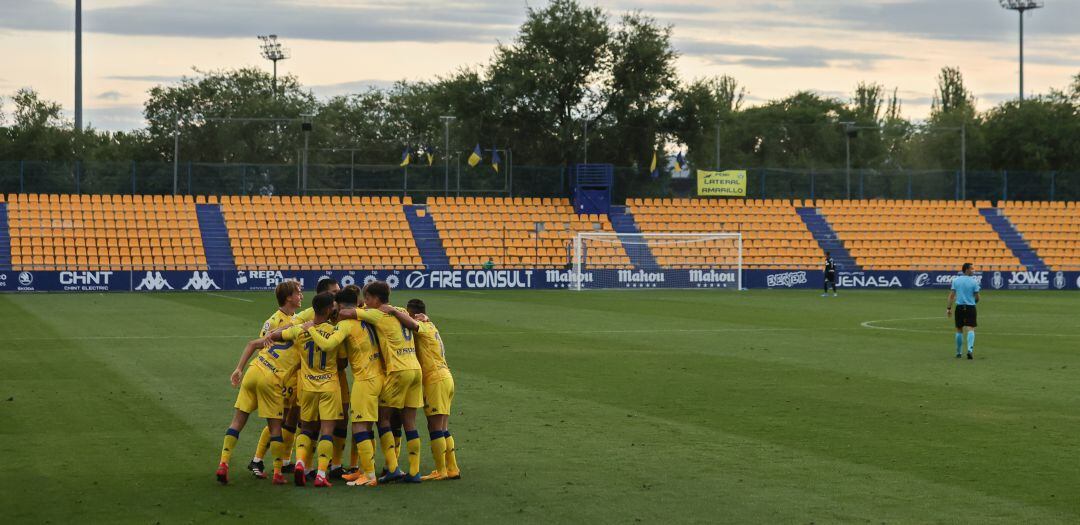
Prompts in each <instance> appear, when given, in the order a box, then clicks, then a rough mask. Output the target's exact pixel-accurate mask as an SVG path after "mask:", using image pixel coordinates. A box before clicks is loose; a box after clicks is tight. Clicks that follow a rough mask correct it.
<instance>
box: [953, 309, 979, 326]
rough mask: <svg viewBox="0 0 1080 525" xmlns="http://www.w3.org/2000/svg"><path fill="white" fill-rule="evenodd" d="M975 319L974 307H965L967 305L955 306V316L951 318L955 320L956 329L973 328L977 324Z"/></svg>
mask: <svg viewBox="0 0 1080 525" xmlns="http://www.w3.org/2000/svg"><path fill="white" fill-rule="evenodd" d="M975 317H976V316H975V306H974V305H967V304H958V305H956V314H955V315H953V318H954V319H956V327H957V328H963V327H965V326H970V327H972V328H975V327H976V326H978V323H977V322H976V318H975Z"/></svg>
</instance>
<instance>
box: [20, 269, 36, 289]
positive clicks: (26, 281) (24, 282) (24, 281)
mask: <svg viewBox="0 0 1080 525" xmlns="http://www.w3.org/2000/svg"><path fill="white" fill-rule="evenodd" d="M33 283H34V274H32V273H30V272H19V285H20V286H30V285H31V284H33Z"/></svg>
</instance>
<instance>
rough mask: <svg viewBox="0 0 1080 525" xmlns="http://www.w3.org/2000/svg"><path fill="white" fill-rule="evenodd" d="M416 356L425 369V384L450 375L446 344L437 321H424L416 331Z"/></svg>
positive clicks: (422, 368) (421, 366) (421, 367)
mask: <svg viewBox="0 0 1080 525" xmlns="http://www.w3.org/2000/svg"><path fill="white" fill-rule="evenodd" d="M416 357H417V359H418V360H419V361H420V369H421V370H423V371H424V384H425V385H427V384H431V383H434V382H436V381H439V380H441V379H444V378H447V377H450V367H449V366H448V365H447V364H446V346H445V345H443V340H442V336H440V335H439V329H438V328H436V327H435V323H432V322H431V321H424V322H422V323H420V329H419V330H417V331H416Z"/></svg>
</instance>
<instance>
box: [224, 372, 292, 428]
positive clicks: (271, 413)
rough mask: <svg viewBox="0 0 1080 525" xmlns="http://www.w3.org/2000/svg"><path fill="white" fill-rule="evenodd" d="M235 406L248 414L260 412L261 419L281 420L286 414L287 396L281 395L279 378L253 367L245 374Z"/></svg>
mask: <svg viewBox="0 0 1080 525" xmlns="http://www.w3.org/2000/svg"><path fill="white" fill-rule="evenodd" d="M233 406H234V407H236V408H237V409H239V410H243V411H244V412H247V413H248V414H250V413H252V412H255V410H258V411H259V417H263V418H267V419H281V418H283V417H284V414H285V396H282V395H281V385H279V384H278V382H277V378H275V377H274V376H272V375H270V374H269V373H267V372H263V371H262V370H261V369H259V368H257V367H254V366H251V367H248V369H247V371H246V372H244V379H243V380H241V381H240V392H239V393H238V394H236V404H234V405H233Z"/></svg>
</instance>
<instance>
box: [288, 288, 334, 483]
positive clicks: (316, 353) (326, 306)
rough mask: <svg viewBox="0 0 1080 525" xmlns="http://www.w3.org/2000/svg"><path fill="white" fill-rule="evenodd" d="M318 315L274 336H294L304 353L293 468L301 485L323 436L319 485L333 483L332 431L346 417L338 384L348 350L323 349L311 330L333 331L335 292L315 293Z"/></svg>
mask: <svg viewBox="0 0 1080 525" xmlns="http://www.w3.org/2000/svg"><path fill="white" fill-rule="evenodd" d="M311 306H312V308H313V310H314V312H315V318H314V319H312V320H311V321H309V322H307V323H304V324H303V325H297V326H293V327H292V328H289V329H288V330H286V331H285V332H283V333H280V334H279V333H276V332H275V333H274V334H273V337H274V338H275V340H276V339H277V338H281V339H286V340H289V339H293V341H294V343H293V348H294V349H299V350H300V352H301V356H300V426H301V429H302V431H301V433H300V436H299V437H297V438H296V442H297V456H298V461H297V463H296V467H295V469H294V470H293V478H294V480H295V482H296V485H297V486H303V485H305V483H306V479H305V476H304V474H305V472H304V469H305V464H304V461H305V459H306V458H307V457H308V456H309V454H308V453H307V451H308V450H309V449H311V447H312V441H314V440H315V438H316V436H319V443H318V447H317V449H316V450H317V453H318V467H317V473H316V475H315V486H316V487H329V486H330V482H329V481H328V480H327V478H326V471H327V468H328V467H329V466H330V457H331V455H332V454H333V449H334V444H333V439H332V437H331V434H332V433H333V431H334V425H335V424H336V422H337V420H339V419H342V418H343V417H344V415H345V414H344V412H343V410H342V407H341V392H340V386H339V385H338V378H337V376H338V367H339V360H340V361H342V362H344V357H345V355H344V353H343V352H342V351H341V350H340V348H334V349H332V350H329V351H328V350H323V349H322V348H319V347H318V346H317V345H316V344H315V341H314V340H312V338H311V334H312V333H315V332H319V333H321V334H322V335H323V336H324V337H325V336H328V335H330V334H332V333H333V331H334V326H333V325H331V324H330V323H329V322H328V321H329V319H330V314H331V313H332V312H333V310H334V296H333V295H332V294H330V293H328V292H326V293H321V294H318V295H316V296H315V299H313V300H312V301H311Z"/></svg>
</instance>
